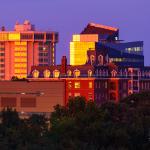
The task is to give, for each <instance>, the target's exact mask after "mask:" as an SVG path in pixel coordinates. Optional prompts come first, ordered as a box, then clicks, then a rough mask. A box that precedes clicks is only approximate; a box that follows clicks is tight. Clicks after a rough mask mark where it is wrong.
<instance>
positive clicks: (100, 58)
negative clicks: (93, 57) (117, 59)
mask: <svg viewBox="0 0 150 150" xmlns="http://www.w3.org/2000/svg"><path fill="white" fill-rule="evenodd" d="M98 62H99V65H103V56H102V55H99V56H98Z"/></svg>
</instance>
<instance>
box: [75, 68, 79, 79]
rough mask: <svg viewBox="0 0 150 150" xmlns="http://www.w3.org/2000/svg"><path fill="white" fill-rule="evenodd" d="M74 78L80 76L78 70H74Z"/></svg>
mask: <svg viewBox="0 0 150 150" xmlns="http://www.w3.org/2000/svg"><path fill="white" fill-rule="evenodd" d="M74 76H75V77H76V78H77V77H79V76H80V71H79V70H77V69H76V70H75V71H74Z"/></svg>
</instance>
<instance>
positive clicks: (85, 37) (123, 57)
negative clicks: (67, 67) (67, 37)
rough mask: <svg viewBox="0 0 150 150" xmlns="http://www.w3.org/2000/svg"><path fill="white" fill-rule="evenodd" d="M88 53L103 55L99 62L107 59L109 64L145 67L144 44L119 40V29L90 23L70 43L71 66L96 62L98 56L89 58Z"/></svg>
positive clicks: (100, 56)
mask: <svg viewBox="0 0 150 150" xmlns="http://www.w3.org/2000/svg"><path fill="white" fill-rule="evenodd" d="M88 51H91V52H90V53H93V54H96V53H99V54H100V53H101V54H102V55H99V56H98V57H99V60H102V59H104V58H105V61H107V62H108V63H109V62H113V63H115V64H117V65H121V66H131V67H132V66H135V67H139V66H144V56H143V42H142V41H137V42H123V41H122V40H119V29H118V28H114V27H109V26H104V25H99V24H94V23H89V24H88V25H87V27H86V28H85V29H84V30H83V31H82V32H81V34H75V35H73V39H72V41H71V42H70V64H71V65H84V64H85V63H86V62H88V61H90V62H91V63H93V62H95V57H96V56H94V55H93V54H91V55H90V56H89V55H88ZM95 51H96V52H95ZM96 55H97V54H96ZM81 56H82V59H81ZM102 56H103V57H102ZM96 63H97V62H96Z"/></svg>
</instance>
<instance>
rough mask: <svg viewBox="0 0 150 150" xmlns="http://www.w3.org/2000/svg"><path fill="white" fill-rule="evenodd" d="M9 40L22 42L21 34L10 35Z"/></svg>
mask: <svg viewBox="0 0 150 150" xmlns="http://www.w3.org/2000/svg"><path fill="white" fill-rule="evenodd" d="M8 38H9V40H20V33H9V35H8Z"/></svg>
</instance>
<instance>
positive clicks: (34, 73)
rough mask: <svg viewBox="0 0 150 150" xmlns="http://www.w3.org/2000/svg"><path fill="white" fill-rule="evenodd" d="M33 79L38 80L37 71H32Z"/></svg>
mask: <svg viewBox="0 0 150 150" xmlns="http://www.w3.org/2000/svg"><path fill="white" fill-rule="evenodd" d="M32 75H33V77H34V78H38V77H39V71H38V70H34V71H33V73H32Z"/></svg>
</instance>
